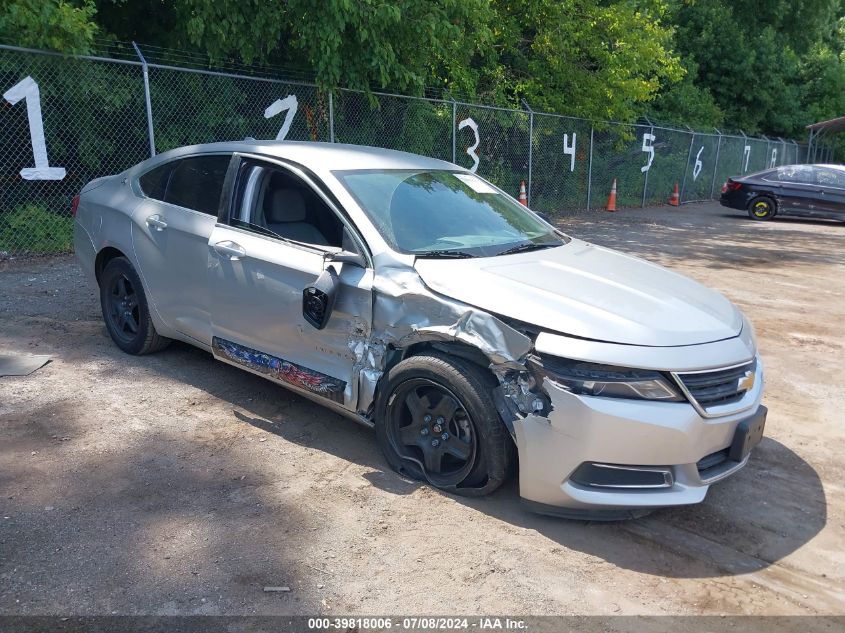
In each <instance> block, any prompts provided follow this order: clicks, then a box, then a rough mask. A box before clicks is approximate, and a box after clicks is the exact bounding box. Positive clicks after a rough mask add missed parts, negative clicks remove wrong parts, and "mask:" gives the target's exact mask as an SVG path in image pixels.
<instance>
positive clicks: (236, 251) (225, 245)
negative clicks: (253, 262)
mask: <svg viewBox="0 0 845 633" xmlns="http://www.w3.org/2000/svg"><path fill="white" fill-rule="evenodd" d="M213 248H214V250H215V251H217V253H219V254H220V255H223V256H224V257H228V258H229V259H231V260H232V261H238V260H239V259H240V258H241V257H243V256H244V255H246V251H245V250H244V247H243V246H241V245H240V244H236V243H235V242H232V241H231V240H225V241H223V242H217V244H215V245H214V247H213Z"/></svg>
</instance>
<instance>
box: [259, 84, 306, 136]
mask: <svg viewBox="0 0 845 633" xmlns="http://www.w3.org/2000/svg"><path fill="white" fill-rule="evenodd" d="M298 105H299V102H298V101H297V100H296V95H288V96H287V97H285V98H284V99H276V100H275V101H274V102H273V103H271V104H270V105H269V106H267V109H266V110H264V118H265V119H270V118H272V117H274V116H276V115H277V114H279V113H281V112H284V111H285V110H287V112H288V113H287V114H286V115H285V120H284V121H282V127H281V128H279V133H278V134H276V140H277V141H283V140H285V137H286V136H287V135H288V132H290V125H291V123H293V117H294V115H295V114H296V108H297V106H298Z"/></svg>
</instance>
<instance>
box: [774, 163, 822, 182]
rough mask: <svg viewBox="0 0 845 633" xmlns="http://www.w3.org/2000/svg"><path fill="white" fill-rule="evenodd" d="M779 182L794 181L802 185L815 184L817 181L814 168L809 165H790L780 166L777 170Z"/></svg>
mask: <svg viewBox="0 0 845 633" xmlns="http://www.w3.org/2000/svg"><path fill="white" fill-rule="evenodd" d="M777 180H778V181H779V182H794V183H798V184H802V185H813V184H815V183H816V178H815V175H814V174H813V168H812V167H809V166H807V165H789V166H787V167H779V168H778V170H777Z"/></svg>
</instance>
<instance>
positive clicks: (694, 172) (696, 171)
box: [692, 145, 704, 182]
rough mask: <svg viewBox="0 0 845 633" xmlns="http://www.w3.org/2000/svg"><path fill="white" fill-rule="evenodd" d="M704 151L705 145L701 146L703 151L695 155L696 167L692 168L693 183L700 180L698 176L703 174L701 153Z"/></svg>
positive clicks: (700, 150)
mask: <svg viewBox="0 0 845 633" xmlns="http://www.w3.org/2000/svg"><path fill="white" fill-rule="evenodd" d="M703 151H704V145H702V146H701V149H699V150H698V154H696V155H695V166H694V167H693V168H692V179H693V182H694V181H696V180H698V174H700V173H701V167H702V165H701V152H703Z"/></svg>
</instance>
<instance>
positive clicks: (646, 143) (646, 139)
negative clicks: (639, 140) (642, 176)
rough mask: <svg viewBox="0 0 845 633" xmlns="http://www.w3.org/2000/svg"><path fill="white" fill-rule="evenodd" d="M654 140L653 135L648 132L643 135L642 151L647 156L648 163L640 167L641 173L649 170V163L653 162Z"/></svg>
mask: <svg viewBox="0 0 845 633" xmlns="http://www.w3.org/2000/svg"><path fill="white" fill-rule="evenodd" d="M654 140H655V136H654V134H649V133H648V132H646V133H645V134H643V151H644V152H645V153H646V154H648V162H647V163H646V164H645V165H643V166H642V167H640V171H641V172H643V173H645V172H647V171H648V170H649V169H651V163H652V162H654V146H653V145H652V143H654Z"/></svg>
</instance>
